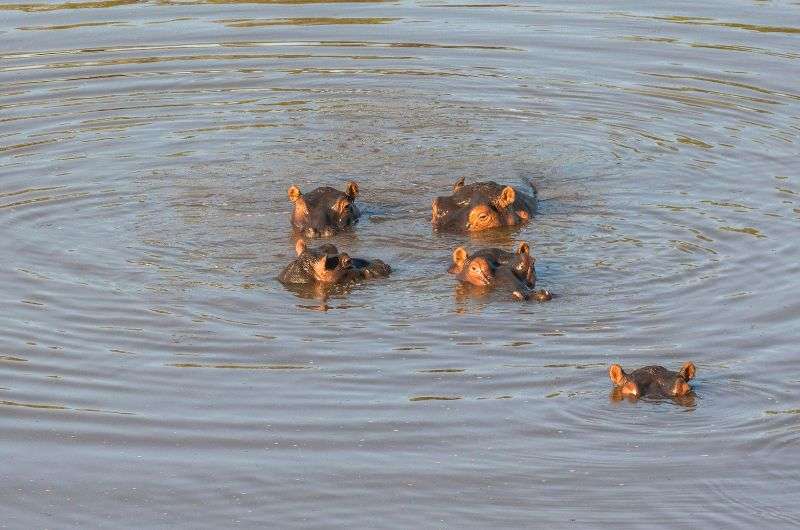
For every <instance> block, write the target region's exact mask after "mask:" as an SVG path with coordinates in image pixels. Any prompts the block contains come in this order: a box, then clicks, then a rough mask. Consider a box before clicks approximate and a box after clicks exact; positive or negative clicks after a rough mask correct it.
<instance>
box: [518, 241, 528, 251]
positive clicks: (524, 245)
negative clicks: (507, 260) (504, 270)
mask: <svg viewBox="0 0 800 530" xmlns="http://www.w3.org/2000/svg"><path fill="white" fill-rule="evenodd" d="M530 253H531V247H530V246H529V245H528V243H526V242H525V241H523V242H522V243H520V244H519V248H518V249H517V254H530Z"/></svg>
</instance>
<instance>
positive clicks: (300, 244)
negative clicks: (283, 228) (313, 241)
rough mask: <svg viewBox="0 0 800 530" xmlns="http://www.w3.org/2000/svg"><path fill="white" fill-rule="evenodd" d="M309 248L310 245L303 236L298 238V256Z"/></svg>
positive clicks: (296, 250) (296, 244) (295, 248)
mask: <svg viewBox="0 0 800 530" xmlns="http://www.w3.org/2000/svg"><path fill="white" fill-rule="evenodd" d="M307 248H308V246H307V245H306V240H305V239H302V238H301V239H298V240H297V243H295V244H294V251H295V252H297V255H298V256H299V255H300V254H302V253H303V252H305V251H306V249H307Z"/></svg>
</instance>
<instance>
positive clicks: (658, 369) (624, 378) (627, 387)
mask: <svg viewBox="0 0 800 530" xmlns="http://www.w3.org/2000/svg"><path fill="white" fill-rule="evenodd" d="M695 372H696V368H695V366H694V363H693V362H691V361H688V362H685V363H683V366H682V367H681V369H680V370H679V371H677V372H673V371H671V370H667V369H666V368H664V367H663V366H645V367H644V368H639V369H638V370H634V371H633V372H631V373H626V372H625V371H624V370H623V369H622V367H621V366H620V365H618V364H612V365H611V366H610V367H609V368H608V376H609V377H610V378H611V382H612V383H613V384H614V391H615V392H618V393H619V395H620V397H631V398H639V397H653V398H665V397H681V396H685V395H687V394H689V392H691V391H692V387H691V386H689V383H688V382H689V381H691V380H692V379H694V374H695Z"/></svg>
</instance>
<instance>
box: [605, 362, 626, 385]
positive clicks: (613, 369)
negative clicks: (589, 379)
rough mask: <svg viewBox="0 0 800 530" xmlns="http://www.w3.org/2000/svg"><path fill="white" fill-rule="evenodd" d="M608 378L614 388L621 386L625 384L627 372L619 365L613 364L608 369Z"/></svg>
mask: <svg viewBox="0 0 800 530" xmlns="http://www.w3.org/2000/svg"><path fill="white" fill-rule="evenodd" d="M608 377H610V378H611V382H612V383H614V386H621V385H622V383H624V382H625V371H624V370H623V369H622V367H621V366H620V365H618V364H612V365H611V366H609V367H608Z"/></svg>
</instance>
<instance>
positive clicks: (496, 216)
mask: <svg viewBox="0 0 800 530" xmlns="http://www.w3.org/2000/svg"><path fill="white" fill-rule="evenodd" d="M535 210H536V190H535V189H533V188H532V193H531V194H530V195H529V194H527V193H524V192H522V191H520V190H518V189H515V188H514V187H512V186H504V185H501V184H497V183H496V182H476V183H474V184H464V179H463V178H462V179H460V180H459V181H458V182H456V183H455V185H453V194H452V195H449V196H446V197H437V198H436V199H434V201H433V205H432V207H431V224H432V225H433V228H434V229H435V230H443V231H449V232H479V231H481V230H489V229H491V228H499V227H502V226H515V225H519V224H523V223H526V222H528V220H529V219H530V218H531V217H532V216H533V214H534V212H535Z"/></svg>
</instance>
